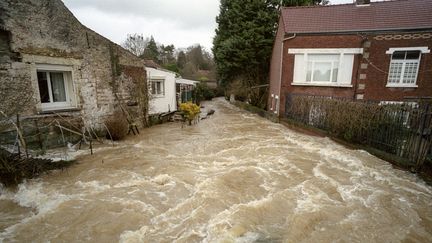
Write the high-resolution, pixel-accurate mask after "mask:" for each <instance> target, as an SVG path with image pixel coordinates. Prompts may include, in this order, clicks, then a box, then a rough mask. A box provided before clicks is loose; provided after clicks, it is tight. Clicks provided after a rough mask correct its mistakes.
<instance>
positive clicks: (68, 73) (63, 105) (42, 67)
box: [36, 64, 76, 111]
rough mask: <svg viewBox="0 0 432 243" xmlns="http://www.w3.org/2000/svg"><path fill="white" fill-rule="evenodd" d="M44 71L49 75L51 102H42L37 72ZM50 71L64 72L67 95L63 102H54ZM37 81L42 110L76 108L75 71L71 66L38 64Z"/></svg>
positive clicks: (48, 83) (48, 84)
mask: <svg viewBox="0 0 432 243" xmlns="http://www.w3.org/2000/svg"><path fill="white" fill-rule="evenodd" d="M39 72H44V73H46V76H47V86H48V95H49V101H50V102H49V103H42V101H41V100H40V87H39V80H38V75H37V73H39ZM50 73H62V74H63V82H64V83H63V85H64V87H65V97H66V101H63V102H54V101H53V95H52V87H51V75H49V74H50ZM36 83H37V87H38V90H37V93H38V99H39V103H40V106H41V109H42V111H55V110H67V109H75V108H76V102H75V88H74V83H73V72H72V68H71V67H70V66H63V65H52V64H38V65H36Z"/></svg>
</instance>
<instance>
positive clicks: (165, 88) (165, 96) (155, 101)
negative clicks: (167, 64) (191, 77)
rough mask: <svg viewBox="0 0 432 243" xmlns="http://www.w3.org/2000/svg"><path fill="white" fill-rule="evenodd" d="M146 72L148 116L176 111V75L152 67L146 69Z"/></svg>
mask: <svg viewBox="0 0 432 243" xmlns="http://www.w3.org/2000/svg"><path fill="white" fill-rule="evenodd" d="M146 71H147V80H148V83H149V92H150V102H149V114H150V115H156V114H162V113H167V112H172V111H176V110H177V101H176V74H175V73H174V72H171V71H168V70H164V69H157V68H153V67H146Z"/></svg>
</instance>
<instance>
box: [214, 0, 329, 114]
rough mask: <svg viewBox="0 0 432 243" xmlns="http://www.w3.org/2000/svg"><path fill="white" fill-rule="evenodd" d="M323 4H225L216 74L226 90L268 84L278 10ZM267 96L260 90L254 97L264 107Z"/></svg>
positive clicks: (257, 0) (311, 0) (309, 0)
mask: <svg viewBox="0 0 432 243" xmlns="http://www.w3.org/2000/svg"><path fill="white" fill-rule="evenodd" d="M320 2H321V0H303V1H301V0H291V1H288V0H285V1H279V0H252V1H244V0H221V4H220V13H219V16H218V17H217V18H216V22H217V24H218V27H217V29H216V36H215V38H214V40H213V45H214V46H213V55H214V59H215V62H216V70H217V74H218V76H219V79H220V81H221V85H222V86H223V87H228V86H229V84H230V83H232V82H235V81H237V82H241V84H242V86H243V87H244V88H245V89H250V88H251V87H253V86H256V85H261V84H266V83H268V72H269V66H270V58H271V52H272V46H273V42H274V36H275V32H276V28H277V21H278V16H279V15H278V9H279V8H280V7H281V6H293V5H309V4H317V3H320ZM265 95H266V92H265V90H264V89H259V90H258V91H256V92H255V93H254V94H252V96H251V97H250V99H251V100H250V102H251V104H253V105H257V106H259V105H260V104H259V103H262V101H263V100H266V99H263V98H262V97H264V96H265Z"/></svg>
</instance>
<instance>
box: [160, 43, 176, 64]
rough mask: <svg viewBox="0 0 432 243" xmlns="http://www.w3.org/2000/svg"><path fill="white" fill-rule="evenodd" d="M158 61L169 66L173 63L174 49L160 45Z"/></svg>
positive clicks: (170, 46) (172, 46)
mask: <svg viewBox="0 0 432 243" xmlns="http://www.w3.org/2000/svg"><path fill="white" fill-rule="evenodd" d="M159 49H160V50H159V59H160V60H161V62H162V64H164V65H165V64H170V63H175V57H174V51H175V47H174V45H167V46H165V45H161V46H160V48H159Z"/></svg>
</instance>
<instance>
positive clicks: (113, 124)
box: [105, 111, 129, 140]
mask: <svg viewBox="0 0 432 243" xmlns="http://www.w3.org/2000/svg"><path fill="white" fill-rule="evenodd" d="M105 125H106V126H107V128H108V131H109V132H110V134H111V137H112V139H113V140H121V139H123V138H124V137H126V135H127V133H128V131H129V124H128V122H127V120H126V119H125V118H124V115H123V113H122V112H121V111H116V112H114V114H113V115H112V116H111V117H110V118H109V119H108V120H107V121H106V122H105ZM107 136H109V134H107ZM108 138H109V137H108Z"/></svg>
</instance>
